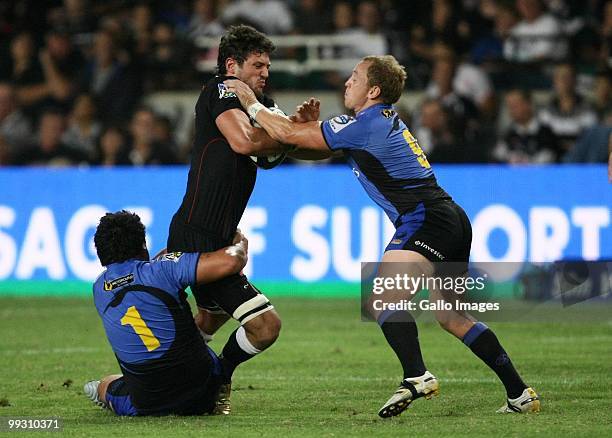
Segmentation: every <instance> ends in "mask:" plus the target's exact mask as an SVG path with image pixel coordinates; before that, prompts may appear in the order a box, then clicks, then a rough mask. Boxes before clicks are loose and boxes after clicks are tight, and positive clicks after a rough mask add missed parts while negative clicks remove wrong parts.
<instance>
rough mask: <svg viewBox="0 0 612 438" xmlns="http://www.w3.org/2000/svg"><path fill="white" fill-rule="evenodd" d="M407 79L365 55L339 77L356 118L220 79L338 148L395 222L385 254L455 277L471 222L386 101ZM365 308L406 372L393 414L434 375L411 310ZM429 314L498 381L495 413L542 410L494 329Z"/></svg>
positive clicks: (282, 134)
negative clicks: (302, 118) (259, 96)
mask: <svg viewBox="0 0 612 438" xmlns="http://www.w3.org/2000/svg"><path fill="white" fill-rule="evenodd" d="M405 79H406V72H405V71H404V68H403V67H402V66H400V65H399V64H398V62H397V61H396V60H395V58H394V57H392V56H368V57H365V58H364V59H363V60H362V61H361V62H359V63H358V64H357V66H356V67H355V69H354V70H353V73H352V75H351V77H350V78H349V79H348V80H347V81H346V83H345V88H346V89H345V94H344V104H345V106H346V107H347V108H348V109H350V110H353V111H354V113H355V117H351V116H346V115H345V116H339V117H334V118H333V119H330V120H327V121H324V122H318V121H312V122H306V123H296V121H295V120H291V119H289V118H286V117H283V116H280V115H277V114H273V113H272V112H270V111H268V110H267V109H266V108H265V107H264V106H263V105H261V104H260V103H259V102H257V100H256V99H255V95H254V94H253V92H252V90H251V89H250V88H249V87H248V86H246V85H245V84H244V83H242V82H240V81H237V80H227V81H226V82H225V84H226V85H227V89H228V90H229V91H230V92H233V93H236V94H237V95H238V98H239V99H240V101H241V102H242V104H243V106H244V108H246V109H247V111H248V113H249V115H250V116H251V117H252V118H253V119H256V120H257V122H258V123H259V124H260V125H261V126H262V127H263V128H264V129H265V130H266V131H267V132H268V133H269V134H270V135H271V136H272V137H273V138H275V139H276V140H278V141H281V142H286V143H290V144H294V145H296V146H297V147H298V150H297V153H298V154H299V153H300V151H304V157H306V156H307V155H308V154H311V155H312V156H311V158H313V159H316V158H323V157H326V156H327V157H328V156H331V155H332V154H334V153H338V152H340V153H343V154H344V156H345V157H346V159H347V161H348V163H349V166H351V167H352V168H353V173H354V174H355V176H356V177H357V179H358V181H359V182H360V183H361V184H362V186H363V187H364V189H365V190H366V192H367V193H368V195H369V196H370V198H372V200H373V201H374V202H376V203H377V204H378V205H379V206H380V207H382V208H383V209H384V211H385V213H386V214H387V216H388V217H389V219H390V220H391V222H393V224H394V225H395V228H396V232H395V234H394V236H393V238H392V239H391V242H390V243H389V244H388V245H387V247H386V249H385V253H384V255H383V257H382V262H403V264H402V269H405V270H409V271H410V272H408V275H410V276H412V277H413V278H415V277H416V278H418V277H422V278H431V277H433V276H434V275H441V274H444V275H445V276H449V275H450V276H452V277H450V278H451V279H455V278H459V277H460V276H463V275H465V273H466V271H467V266H468V259H469V254H470V247H471V241H472V228H471V225H470V221H469V219H468V217H467V215H466V214H465V212H464V211H463V209H462V208H461V207H460V206H459V205H457V204H456V203H455V202H453V200H452V199H451V197H450V196H449V195H448V194H447V193H446V192H445V191H444V190H443V189H442V188H441V187H440V186H439V185H438V183H437V181H436V178H435V176H434V173H433V170H432V169H431V165H430V164H429V162H428V161H427V158H426V157H425V154H424V153H423V151H422V149H421V148H420V147H419V144H418V142H417V140H416V139H415V138H414V136H413V135H412V134H411V133H410V131H409V130H408V128H407V127H406V125H405V124H404V122H403V121H402V120H401V119H400V118H399V116H398V115H397V113H396V112H395V111H394V109H393V107H392V105H393V104H394V103H395V102H397V101H398V99H399V98H400V96H401V94H402V90H403V88H404V81H405ZM301 111H302V112H303V113H304V112H309V113H312V115H313V117H312V118H314V116H316V117H317V118H318V112H319V111H318V102H316V100H314V99H311V100H310V101H309V102H306V103H305V104H303V105H302V110H301ZM441 262H444V266H442V263H441ZM448 262H450V263H448ZM396 266H397V264H395V263H382V264H381V267H380V268H379V269H380V270H379V272H378V276H379V277H388V278H389V277H391V278H392V277H393V276H394V274H395V273H396V272H393V269H397V267H396ZM394 267H395V268H394ZM449 267H450V269H449ZM447 269H448V270H449V271H447ZM441 271H443V272H441ZM453 284H454V283H453ZM394 294H395V295H396V297H397V295H399V297H401V298H408V299H410V295H408V294H406V293H405V292H401V291H398V290H397V289H396V290H395V291H392V292H391V294H388V295H387V299H389V295H390V297H391V302H392V303H393V304H394V303H397V302H399V299H394ZM452 294H453V295H454V298H456V297H458V295H456V294H455V293H454V292H453V293H452ZM412 297H414V295H412ZM429 299H430V301H431V302H438V301H448V294H447V293H444V291H442V290H436V289H435V288H430V296H429ZM369 310H370V311H371V313H372V315H373V316H374V317H375V318H376V320H377V321H378V323H379V325H380V327H381V329H382V331H383V333H384V335H385V338H386V340H387V342H388V343H389V345H390V346H391V348H392V349H393V350H394V352H395V353H396V355H397V356H398V358H399V360H400V362H401V364H402V368H403V371H404V379H403V380H402V382H401V384H400V386H399V388H398V389H397V391H396V392H395V393H394V394H393V395H392V397H391V398H390V399H389V400H388V401H387V402H386V403H385V404H384V405H383V406H382V408H381V409H380V410H379V412H378V414H379V415H380V416H381V417H391V416H395V415H399V414H400V413H402V412H403V411H404V410H405V409H406V408H407V407H408V406H409V405H410V403H411V402H412V401H414V400H415V399H417V398H420V397H426V398H431V397H432V396H433V395H437V394H438V392H439V386H438V380H437V379H436V377H435V376H434V375H433V374H431V373H430V372H429V371H428V370H427V368H426V366H425V363H424V361H423V358H422V355H421V349H420V346H419V340H418V332H417V326H416V323H415V321H414V318H413V317H412V316H411V315H410V313H409V312H408V311H405V310H395V309H390V308H387V309H384V310H383V309H380V308H379V309H376V308H370V309H369ZM435 314H436V318H437V319H438V322H439V323H440V325H441V326H442V327H443V328H444V329H445V330H447V331H448V332H450V333H451V334H453V335H454V336H456V337H457V338H458V339H460V340H462V341H463V343H464V344H465V345H467V346H468V347H469V348H470V349H471V350H472V352H474V354H475V355H476V356H478V357H479V358H480V359H481V360H482V361H483V362H485V363H486V364H487V365H488V366H489V367H490V368H491V369H492V370H493V371H494V372H495V373H496V374H497V376H498V377H499V378H500V380H501V381H502V383H503V384H504V387H505V389H506V393H507V403H506V404H505V405H504V406H503V407H502V408H501V409H499V410H498V412H537V411H539V410H540V401H539V398H538V396H537V394H536V393H535V391H534V390H533V389H532V388H529V387H527V385H525V383H523V380H522V379H521V377H520V376H519V374H518V373H517V371H516V370H515V368H514V366H513V364H512V362H511V361H510V358H509V357H508V354H507V353H506V351H505V350H504V348H503V347H502V346H501V344H500V343H499V341H498V339H497V337H496V336H495V334H494V333H493V331H492V330H491V329H489V328H488V327H487V326H486V325H485V324H483V323H481V322H478V321H476V320H475V319H474V318H473V317H472V316H471V315H469V314H467V313H465V312H462V311H454V310H450V311H444V310H441V311H437V312H435Z"/></svg>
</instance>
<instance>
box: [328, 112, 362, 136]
mask: <svg viewBox="0 0 612 438" xmlns="http://www.w3.org/2000/svg"><path fill="white" fill-rule="evenodd" d="M356 121H357V119H355V118H354V117H351V116H337V117H334V118H333V119H330V120H329V122H328V123H329V127H330V128H331V129H332V131H334V132H335V133H338V132H340V131H342V130H343V129H344V128H346V127H347V126H348V125H350V124H351V123H355V122H356Z"/></svg>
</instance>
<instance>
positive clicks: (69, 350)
mask: <svg viewBox="0 0 612 438" xmlns="http://www.w3.org/2000/svg"><path fill="white" fill-rule="evenodd" d="M101 351H106V349H104V348H99V347H66V348H24V349H19V350H0V356H20V355H24V356H36V355H41V354H81V353H98V352H101Z"/></svg>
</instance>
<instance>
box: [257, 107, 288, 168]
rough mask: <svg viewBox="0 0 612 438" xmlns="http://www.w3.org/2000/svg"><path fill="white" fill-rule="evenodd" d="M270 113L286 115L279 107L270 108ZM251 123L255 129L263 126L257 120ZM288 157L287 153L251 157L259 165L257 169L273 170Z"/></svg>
mask: <svg viewBox="0 0 612 438" xmlns="http://www.w3.org/2000/svg"><path fill="white" fill-rule="evenodd" d="M268 109H269V110H270V111H272V112H273V113H276V114H281V115H283V116H285V115H286V114H285V113H284V112H283V110H281V109H280V108H279V107H276V106H273V107H270V108H268ZM251 123H252V124H253V126H254V127H256V128H261V125H260V124H259V123H257V121H255V120H251ZM286 157H287V153H286V152H282V153H280V154H276V155H268V156H265V157H257V156H254V155H251V160H253V161H254V162H255V164H256V165H257V167H259V168H260V169H265V170H267V169H272V168H273V167H276V166H278V165H279V164H280V163H282V162H283V160H284V159H285V158H286Z"/></svg>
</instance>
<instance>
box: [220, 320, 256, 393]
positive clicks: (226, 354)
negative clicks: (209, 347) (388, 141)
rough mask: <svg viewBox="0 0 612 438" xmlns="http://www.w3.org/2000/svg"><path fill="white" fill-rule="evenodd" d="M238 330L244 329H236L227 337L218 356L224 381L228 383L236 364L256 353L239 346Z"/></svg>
mask: <svg viewBox="0 0 612 438" xmlns="http://www.w3.org/2000/svg"><path fill="white" fill-rule="evenodd" d="M239 330H242V331H244V329H243V328H242V327H239V328H238V329H236V330H235V331H234V332H233V333H232V334H231V335H230V337H229V339H228V340H227V342H226V343H225V346H224V347H223V351H222V352H221V355H220V356H219V359H220V360H221V365H222V366H223V376H224V377H225V383H230V382H231V381H232V375H233V374H234V370H235V369H236V367H237V366H238V365H240V364H241V363H242V362H246V361H247V360H249V359H251V358H252V357H254V356H255V355H256V354H257V353H254V354H251V353H247V352H246V351H244V350H243V349H242V348H241V347H240V345H239V344H238V340H237V339H236V334H237V333H238V331H239ZM251 347H252V346H251Z"/></svg>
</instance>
